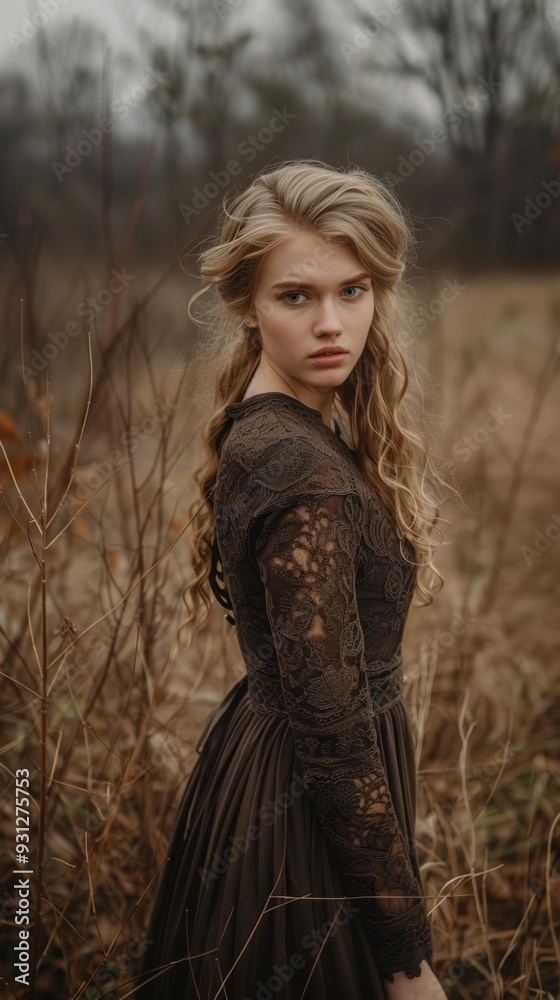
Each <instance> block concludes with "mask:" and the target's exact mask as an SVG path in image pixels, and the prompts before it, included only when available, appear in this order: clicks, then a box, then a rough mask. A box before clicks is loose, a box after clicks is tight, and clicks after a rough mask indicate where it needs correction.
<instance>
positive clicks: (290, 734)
mask: <svg viewBox="0 0 560 1000" xmlns="http://www.w3.org/2000/svg"><path fill="white" fill-rule="evenodd" d="M408 246H409V232H408V228H407V225H406V223H405V220H404V218H403V215H402V213H401V210H400V208H399V205H398V203H397V202H396V200H395V198H394V197H393V196H392V195H391V194H390V192H388V191H387V190H385V189H384V187H383V186H382V184H381V183H380V182H379V181H377V180H376V179H375V178H373V177H371V176H369V175H368V174H366V173H365V172H363V171H361V170H349V171H337V170H335V169H332V168H330V167H327V166H325V165H323V164H318V163H315V162H305V161H303V162H302V161H298V162H295V163H288V164H286V165H283V166H281V167H280V168H279V169H275V170H273V171H271V172H268V173H263V174H261V175H260V176H258V177H257V178H256V179H255V180H254V181H253V182H252V183H251V185H250V186H249V187H248V189H247V190H245V191H244V192H243V193H241V194H239V195H237V196H236V197H235V198H234V199H233V200H231V201H230V203H229V204H228V205H227V208H226V211H225V212H224V217H223V221H222V225H221V230H220V233H219V236H218V239H217V241H216V243H215V245H213V246H212V247H211V248H210V249H208V250H206V251H205V252H204V254H203V257H202V275H203V277H204V278H206V279H207V280H208V282H209V283H210V285H209V287H212V286H214V287H215V288H216V289H217V291H218V293H219V297H220V300H221V302H222V303H223V310H224V323H223V324H222V327H221V330H222V331H223V352H224V355H226V357H225V360H224V363H223V367H222V369H221V371H220V372H219V373H218V377H217V382H216V385H217V390H216V397H217V404H218V408H217V411H216V413H215V414H214V416H213V418H212V420H211V421H210V422H209V424H208V429H207V432H206V435H205V441H206V445H207V449H208V457H207V460H206V461H205V463H204V465H203V466H202V467H201V469H199V471H198V473H197V476H196V480H197V483H198V485H199V486H200V491H201V497H202V498H203V501H204V502H203V505H202V507H200V498H199V501H198V503H195V504H194V505H193V508H192V510H194V509H195V508H198V513H197V515H196V517H195V519H194V521H193V524H194V531H195V544H194V546H193V554H192V562H193V569H194V574H193V577H192V580H191V581H190V582H189V584H188V586H187V587H186V590H185V595H184V596H185V599H186V601H187V604H188V605H189V616H188V617H187V619H186V623H185V624H186V625H190V623H191V622H194V621H195V617H196V616H197V611H198V610H199V609H200V606H201V605H202V604H203V603H204V604H205V606H206V610H207V611H208V610H209V607H210V603H211V602H210V598H209V595H208V593H207V591H206V590H205V586H206V584H209V585H210V586H211V588H212V590H213V592H214V594H215V595H216V597H217V598H218V600H219V601H220V603H222V604H223V606H224V607H227V608H228V609H229V610H230V611H231V612H233V615H231V614H230V615H228V616H227V617H228V620H229V621H230V622H231V623H232V624H234V625H235V628H236V634H237V639H238V641H239V646H240V649H241V653H242V655H243V658H244V661H245V664H246V668H247V672H246V675H245V676H244V677H243V678H242V680H240V681H238V682H237V683H236V684H235V685H234V687H233V688H232V689H231V691H230V692H229V693H228V695H227V696H226V697H225V699H224V700H223V702H222V703H221V705H220V706H219V707H218V708H217V709H215V710H214V712H212V713H211V715H210V717H209V719H208V721H207V723H206V726H205V729H204V732H203V733H202V736H201V738H200V741H199V743H198V746H197V750H198V752H199V757H198V758H197V761H196V764H195V767H194V769H193V771H192V773H191V775H190V777H189V780H188V782H187V785H186V788H185V791H184V794H183V798H182V801H181V804H180V806H179V809H178V814H177V817H176V821H175V826H174V830H173V833H172V836H171V841H170V846H169V850H168V855H169V857H168V861H167V864H166V865H165V866H164V868H163V870H162V873H161V875H160V880H159V884H158V888H157V891H156V893H155V897H154V900H153V905H152V911H151V915H150V920H149V925H148V927H147V939H148V940H151V941H152V942H153V944H152V945H150V947H149V950H148V951H147V952H146V954H145V957H144V960H143V965H142V969H141V973H142V974H143V977H142V982H143V983H145V984H144V985H142V986H141V987H140V989H139V990H138V991H137V994H136V995H137V997H138V1000H155V998H160V1000H161V998H169V1000H185V998H187V1000H190V998H204V1000H210V998H216V1000H218V998H227V997H229V998H232V1000H268V998H271V997H281V998H290V1000H299V998H301V997H305V998H306V1000H338V998H349V1000H359V998H367V1000H382V998H383V1000H387V998H389V1000H393V998H398V1000H409V998H410V1000H412V998H417V1000H420V998H422V1000H440V998H443V997H444V996H445V994H444V992H443V990H442V988H441V986H440V985H439V983H438V981H437V979H436V977H435V975H434V973H433V968H432V964H431V960H432V939H431V932H430V925H429V921H428V917H427V909H426V901H425V898H424V896H423V889H422V883H421V876H420V871H419V866H418V858H417V854H416V847H415V839H414V824H415V809H416V774H415V758H414V745H413V737H412V730H411V725H410V720H409V715H408V711H407V708H406V706H405V703H404V701H403V671H402V635H403V630H404V626H405V621H406V617H407V613H408V609H409V606H410V603H411V600H412V596H413V592H414V591H415V589H416V590H418V593H419V594H421V595H422V596H423V598H424V600H425V601H427V602H430V601H431V600H432V597H431V589H432V590H433V589H434V588H435V587H436V586H437V585H438V584H439V585H441V576H440V574H439V573H438V572H437V570H435V569H434V567H433V564H432V549H433V544H432V541H431V534H432V530H433V525H434V522H435V519H436V518H437V515H438V507H437V506H436V502H435V499H434V497H433V496H432V495H431V494H430V493H429V492H428V490H427V485H426V484H427V481H428V479H431V481H432V483H434V484H435V483H437V482H439V483H443V480H441V479H440V477H439V474H438V473H437V472H435V470H434V469H433V466H432V463H431V460H430V458H429V455H428V451H427V449H426V446H425V444H424V443H423V438H422V437H421V435H420V434H419V432H418V427H417V426H413V422H414V420H415V417H414V414H413V412H412V409H411V405H410V404H411V399H410V396H411V392H410V385H409V381H410V380H409V372H408V369H407V366H406V363H405V360H404V355H403V352H402V350H401V348H400V347H399V342H400V341H402V340H403V337H402V332H403V326H402V321H401V314H402V310H401V308H400V302H401V296H402V292H401V285H400V283H401V278H402V275H403V272H404V269H405V265H406V255H407V248H408ZM228 320H229V325H228ZM405 339H406V338H405ZM407 389H408V392H407V391H406V390H407ZM335 407H336V414H335ZM220 567H221V568H220ZM423 576H427V577H428V580H429V584H427V583H426V582H424V580H423V579H422V577H423ZM144 974H145V975H144Z"/></svg>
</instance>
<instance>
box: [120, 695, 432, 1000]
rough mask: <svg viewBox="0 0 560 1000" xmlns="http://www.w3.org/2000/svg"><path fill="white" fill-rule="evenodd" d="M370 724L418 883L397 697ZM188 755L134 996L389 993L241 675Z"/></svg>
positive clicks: (310, 808) (272, 725)
mask: <svg viewBox="0 0 560 1000" xmlns="http://www.w3.org/2000/svg"><path fill="white" fill-rule="evenodd" d="M376 727H377V738H378V745H379V749H380V753H381V757H382V760H383V763H384V766H385V772H386V775H387V780H388V785H389V789H390V792H391V796H392V801H393V806H394V809H395V812H396V815H397V818H398V820H399V823H400V827H401V832H402V834H403V838H404V840H405V844H406V845H407V850H408V851H409V857H410V861H411V864H412V867H413V871H414V873H415V875H416V877H417V879H418V881H419V883H420V885H421V884H422V883H421V878H420V871H419V867H418V858H417V855H416V851H415V849H414V848H413V847H411V845H413V844H414V824H415V811H416V783H415V782H416V770H415V758H414V744H413V736H412V730H411V725H410V718H409V715H408V710H407V707H406V705H405V703H404V701H403V700H402V699H401V700H400V701H397V702H395V703H394V704H392V705H391V706H390V707H389V708H387V709H386V710H385V711H383V712H381V713H380V714H379V715H377V716H376ZM197 751H198V754H199V755H198V757H197V759H196V761H195V765H194V768H193V770H192V772H191V774H190V775H189V778H188V780H187V782H186V787H185V789H184V792H183V797H182V799H181V802H180V804H179V807H178V810H177V815H176V818H175V823H174V827H173V830H172V834H171V838H170V841H169V848H168V851H167V855H168V860H167V862H166V864H165V865H164V867H163V869H162V871H161V872H160V875H159V882H158V883H157V887H156V890H155V895H154V897H153V901H152V907H151V911H150V915H149V918H148V923H147V928H146V941H152V942H153V943H152V944H150V945H148V948H147V950H146V951H145V953H144V956H143V959H142V964H141V968H140V970H139V972H140V973H141V975H142V978H141V980H138V982H140V983H141V984H142V985H140V986H139V987H138V989H137V990H136V993H135V997H136V1000H227V998H229V1000H272V998H278V1000H300V998H305V1000H335V998H336V1000H338V998H351V1000H360V998H362V997H363V998H364V1000H366V998H367V1000H386V993H385V989H384V982H383V979H382V977H381V976H380V974H379V973H378V971H377V969H376V964H375V955H374V947H373V945H372V944H370V942H369V941H368V939H367V937H366V934H365V930H364V928H363V927H362V924H361V923H360V917H359V915H357V906H356V903H352V899H351V896H348V894H347V893H346V892H345V890H344V887H343V884H342V880H341V876H340V870H339V863H338V859H337V856H336V854H335V851H334V848H333V846H332V844H331V842H330V841H329V840H328V838H327V836H326V834H325V833H324V831H323V828H322V826H321V824H320V822H319V819H318V816H317V813H316V810H315V807H314V805H313V802H312V800H311V799H310V797H309V795H308V793H307V792H306V790H305V788H304V784H303V775H302V770H301V765H300V763H299V761H298V759H297V757H296V755H295V752H294V740H293V736H292V731H291V729H290V725H289V722H288V720H287V719H285V718H279V717H276V716H262V715H257V714H256V713H255V712H254V711H253V710H252V709H251V707H250V705H249V701H248V695H247V677H246V676H245V677H243V678H242V679H241V680H240V681H238V682H237V683H236V684H235V685H234V687H233V688H232V689H231V690H230V691H229V693H228V694H227V695H226V696H225V698H224V700H223V701H222V702H221V704H220V705H219V706H218V707H217V708H216V709H214V710H213V712H211V713H210V715H209V717H208V719H207V722H206V725H205V727H204V730H203V732H202V735H201V737H200V739H199V741H198V744H197Z"/></svg>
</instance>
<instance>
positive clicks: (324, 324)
mask: <svg viewBox="0 0 560 1000" xmlns="http://www.w3.org/2000/svg"><path fill="white" fill-rule="evenodd" d="M314 327H315V332H316V333H324V332H329V333H341V332H342V331H343V330H344V327H343V325H342V322H341V320H340V316H339V315H338V312H337V309H336V306H335V303H334V302H332V301H329V300H325V301H324V302H321V303H319V306H318V309H317V314H316V317H315V324H314Z"/></svg>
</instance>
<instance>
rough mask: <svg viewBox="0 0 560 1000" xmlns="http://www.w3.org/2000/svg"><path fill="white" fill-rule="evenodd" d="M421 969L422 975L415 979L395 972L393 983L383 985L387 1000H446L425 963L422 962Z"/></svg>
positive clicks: (440, 987)
mask: <svg viewBox="0 0 560 1000" xmlns="http://www.w3.org/2000/svg"><path fill="white" fill-rule="evenodd" d="M421 969H422V975H421V976H418V977H417V978H416V979H409V978H408V976H407V975H406V974H405V973H404V972H395V973H394V977H395V981H394V982H393V983H387V982H385V983H384V984H383V985H384V987H385V992H386V994H387V1000H447V994H446V993H445V992H444V990H443V987H442V986H441V984H440V983H439V981H438V980H437V979H436V977H435V976H434V974H433V972H432V970H431V969H430V966H429V965H428V963H427V962H426V961H423V962H422V964H421Z"/></svg>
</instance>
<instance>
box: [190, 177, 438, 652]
mask: <svg viewBox="0 0 560 1000" xmlns="http://www.w3.org/2000/svg"><path fill="white" fill-rule="evenodd" d="M294 227H299V228H304V229H305V230H306V231H312V232H313V233H315V234H317V235H318V236H320V237H323V238H324V239H325V240H328V241H337V242H339V243H340V242H341V243H343V244H344V245H346V246H348V247H350V248H351V249H352V250H353V251H354V253H355V255H356V256H357V257H358V259H359V260H360V262H361V263H362V264H363V266H364V268H365V269H366V270H367V271H368V273H369V274H370V275H371V279H372V283H373V290H374V315H373V319H372V322H371V325H370V328H369V331H368V335H367V340H366V344H365V347H364V350H363V352H362V354H361V356H360V359H359V361H358V363H357V364H356V365H355V367H354V369H353V370H352V372H351V373H350V375H349V376H348V378H347V379H346V380H345V381H344V382H343V383H342V384H341V385H340V386H339V387H338V388H337V389H336V390H335V394H334V409H335V411H336V413H337V415H338V417H339V420H340V421H341V422H342V423H343V424H344V426H345V428H346V430H347V432H348V433H349V435H350V437H351V440H352V443H353V446H354V447H355V449H356V452H357V455H358V457H359V461H360V466H361V469H362V471H363V473H364V475H365V476H366V478H367V479H368V480H369V482H370V483H371V484H372V485H373V486H374V488H375V489H376V490H377V492H378V494H379V495H380V497H381V499H382V501H383V503H384V504H385V506H386V507H387V509H388V510H389V511H390V513H391V514H392V516H393V519H394V522H395V526H396V529H397V532H398V535H399V538H400V539H401V548H402V538H403V536H406V537H407V538H408V539H409V540H410V541H411V542H412V544H413V547H414V551H415V555H416V565H417V567H418V569H417V573H416V587H415V589H416V591H417V592H418V594H419V595H421V603H425V604H430V603H432V601H433V597H432V592H433V591H437V590H440V589H441V587H442V586H443V582H444V581H443V576H442V575H441V573H440V572H439V570H438V569H437V568H436V567H435V565H434V562H433V552H434V548H435V545H436V541H435V540H434V532H436V531H437V532H439V535H440V539H439V541H441V537H442V533H441V531H440V529H439V528H438V527H437V521H438V520H441V518H440V507H439V504H440V503H441V502H442V500H443V498H444V496H445V493H446V491H447V489H450V490H451V491H453V492H456V491H455V490H454V488H453V487H452V486H451V484H450V483H448V482H447V481H446V480H445V478H444V477H443V476H442V475H441V474H440V472H439V471H438V469H436V467H435V465H434V462H433V461H432V458H431V457H430V454H429V448H428V446H427V443H426V439H425V436H424V435H423V433H422V430H421V428H422V426H423V419H422V418H423V411H424V404H423V400H424V391H423V390H424V387H425V384H427V381H429V376H428V373H427V371H425V369H423V366H422V363H420V361H419V359H416V358H415V360H414V365H413V366H411V368H412V369H413V372H414V376H413V377H411V371H410V370H409V366H408V364H407V361H406V357H405V355H406V348H407V346H408V347H410V346H411V345H412V344H413V342H414V335H413V332H412V331H413V316H412V311H411V309H410V307H409V305H408V296H407V295H406V294H405V288H404V286H403V274H404V272H405V269H406V267H407V265H408V263H409V262H410V255H411V248H412V243H413V237H412V227H411V226H410V224H409V223H408V221H407V218H406V215H405V213H404V210H403V208H402V207H401V205H400V204H399V202H398V201H397V199H396V197H395V196H394V194H393V193H392V192H391V191H390V190H389V189H388V188H386V187H385V186H384V184H383V183H382V182H381V181H380V180H379V179H378V178H376V177H375V176H371V175H370V174H368V173H367V172H366V171H364V170H362V169H359V168H351V169H347V170H337V169H335V168H333V167H330V166H328V165H326V164H324V163H321V162H318V161H310V160H297V161H291V162H287V163H284V164H283V165H282V166H280V167H278V168H276V169H273V170H270V171H265V172H263V173H261V174H259V175H258V176H257V177H256V178H255V179H254V180H253V181H252V182H251V184H250V185H249V186H248V188H247V189H246V190H244V191H242V192H241V193H238V194H236V195H234V196H233V197H230V198H229V199H224V211H223V215H222V219H221V223H220V226H219V230H218V233H217V236H216V237H215V239H214V241H213V242H212V244H211V245H209V246H208V247H207V248H206V249H205V250H204V251H203V252H202V254H201V255H200V261H201V266H200V271H201V275H202V277H203V278H204V279H205V280H206V284H205V286H204V287H203V288H201V289H200V290H199V291H198V292H196V293H195V295H194V296H193V297H192V299H191V301H190V303H189V315H191V317H192V312H191V307H192V306H193V305H194V303H195V301H197V300H198V299H199V298H200V296H202V295H204V294H205V293H207V292H208V291H210V290H211V289H215V290H216V291H217V293H218V295H217V306H218V315H217V316H216V315H215V314H214V315H213V316H212V323H213V324H214V327H213V330H214V335H215V337H216V340H217V344H218V345H219V358H220V362H219V364H218V365H217V367H216V370H215V400H214V404H215V409H214V412H213V414H212V416H211V417H210V419H209V420H208V422H207V424H206V427H205V430H204V432H203V448H204V452H205V457H204V460H203V461H202V463H201V464H200V465H199V467H198V468H197V469H196V471H195V473H194V480H195V482H196V484H197V486H198V495H197V496H196V498H195V499H194V501H193V503H192V505H191V507H190V510H189V517H190V518H192V522H191V529H192V537H193V542H192V550H191V561H192V569H193V574H192V577H191V579H190V580H189V581H188V583H187V584H186V586H185V587H184V588H183V591H182V599H183V601H184V604H185V607H186V617H185V619H184V621H183V623H182V624H181V626H180V629H179V632H181V631H182V630H183V629H188V630H189V633H190V635H191V636H192V634H194V633H195V632H197V631H199V630H200V629H201V628H202V626H203V625H204V623H205V622H206V621H207V619H208V616H209V614H210V612H211V607H212V603H213V598H212V595H211V592H210V589H209V586H208V578H209V573H210V566H211V549H212V544H213V532H214V525H213V505H212V492H213V487H214V484H215V482H216V473H217V469H218V459H219V455H218V451H217V447H216V441H217V439H218V436H219V434H220V432H221V430H222V428H223V427H224V424H225V422H226V420H227V419H228V418H227V414H226V413H225V408H226V406H228V405H229V404H231V403H234V402H237V401H238V400H241V399H242V398H243V396H244V393H245V390H246V388H247V386H248V384H249V382H250V381H251V378H252V376H253V373H254V372H255V369H256V368H257V366H258V364H259V360H260V357H261V348H262V345H261V342H260V338H259V333H258V329H257V330H255V329H254V328H253V329H252V328H250V327H249V326H248V325H247V323H246V321H245V317H246V316H247V314H248V312H249V310H250V305H251V302H252V295H253V290H254V288H255V283H256V278H257V274H258V270H259V267H260V265H261V262H262V260H263V258H264V256H265V254H266V253H267V252H268V251H269V250H270V249H271V248H272V247H274V246H276V245H278V244H279V243H280V242H281V241H283V240H285V239H286V238H288V237H289V236H290V235H292V234H293V232H294ZM216 324H217V325H216ZM438 491H439V493H438ZM439 541H438V542H437V544H439ZM203 607H204V608H205V610H206V614H205V615H204V616H202V614H200V613H199V612H201V611H202V608H203Z"/></svg>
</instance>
